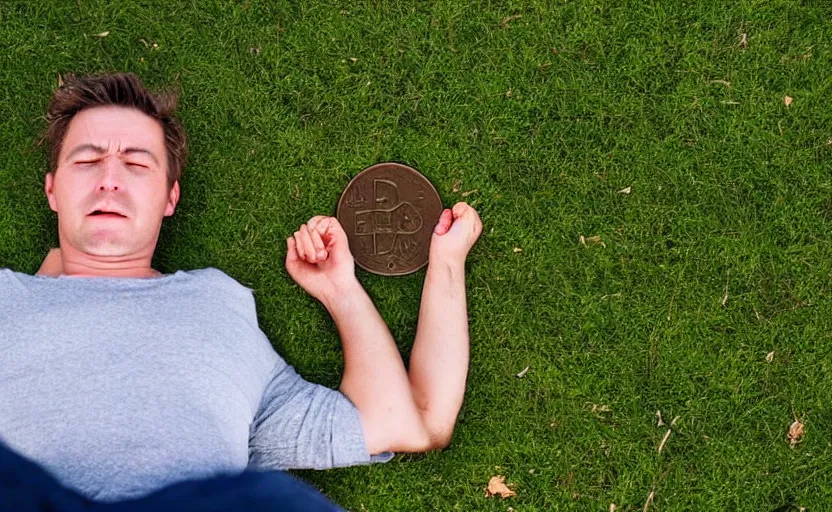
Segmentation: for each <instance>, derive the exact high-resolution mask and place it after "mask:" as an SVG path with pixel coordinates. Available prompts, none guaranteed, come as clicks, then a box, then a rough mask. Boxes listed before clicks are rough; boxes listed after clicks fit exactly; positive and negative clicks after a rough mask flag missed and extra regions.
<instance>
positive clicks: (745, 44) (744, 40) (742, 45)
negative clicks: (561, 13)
mask: <svg viewBox="0 0 832 512" xmlns="http://www.w3.org/2000/svg"><path fill="white" fill-rule="evenodd" d="M747 47H748V34H743V35H742V38H741V39H740V48H747Z"/></svg>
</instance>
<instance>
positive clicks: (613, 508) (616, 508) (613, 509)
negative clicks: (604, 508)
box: [610, 503, 618, 512]
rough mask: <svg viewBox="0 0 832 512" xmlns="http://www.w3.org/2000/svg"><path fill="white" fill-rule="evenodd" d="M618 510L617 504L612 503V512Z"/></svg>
mask: <svg viewBox="0 0 832 512" xmlns="http://www.w3.org/2000/svg"><path fill="white" fill-rule="evenodd" d="M616 510H618V507H616V506H615V503H610V512H615V511H616Z"/></svg>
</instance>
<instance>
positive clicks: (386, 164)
mask: <svg viewBox="0 0 832 512" xmlns="http://www.w3.org/2000/svg"><path fill="white" fill-rule="evenodd" d="M378 167H396V168H399V169H404V170H408V171H413V172H415V173H416V174H417V175H418V176H420V177H421V178H422V179H423V180H425V182H426V183H427V184H428V186H429V187H430V188H431V190H433V192H434V193H435V194H436V197H438V198H439V205H440V206H442V210H440V212H439V214H440V215H441V214H442V211H443V210H444V209H445V205H444V204H443V203H442V196H441V195H439V191H438V190H436V187H435V186H434V185H433V183H431V181H430V180H429V179H428V177H427V176H425V175H424V174H422V173H421V172H419V171H418V170H416V169H415V168H413V167H410V166H409V165H406V164H401V163H399V162H381V163H378V164H374V165H371V166H370V167H367V168H366V169H364V170H362V171H361V172H359V173H358V174H356V175H355V176H353V178H352V179H351V180H350V182H349V183H347V186H346V187H344V190H343V191H342V192H341V197H339V198H338V205H337V206H336V207H335V218H336V219H339V220H338V222H339V223H340V222H341V220H340V217H341V216H340V213H341V204H342V203H343V201H344V194H345V192H346V191H347V190H349V188H350V185H352V182H353V181H355V180H357V179H358V178H360V177H361V176H362V175H363V174H365V173H368V172H370V171H372V170H374V169H376V168H378ZM431 239H433V229H431ZM347 243H349V235H347ZM353 261H354V262H355V264H356V265H358V266H359V267H360V268H362V269H363V270H366V271H367V272H369V273H371V274H375V275H377V276H391V277H397V276H406V275H408V274H412V273H414V272H418V271H420V270H422V269H423V268H425V267H426V266H427V264H428V263H429V262H430V246H428V258H427V260H426V261H425V262H424V263H423V264H421V265H419V266H418V267H417V268H414V269H413V270H408V271H407V272H397V273H393V274H383V273H381V272H378V271H377V270H371V269H369V268H367V267H365V266H364V265H362V264H361V263H359V261H358V258H356V257H355V256H353Z"/></svg>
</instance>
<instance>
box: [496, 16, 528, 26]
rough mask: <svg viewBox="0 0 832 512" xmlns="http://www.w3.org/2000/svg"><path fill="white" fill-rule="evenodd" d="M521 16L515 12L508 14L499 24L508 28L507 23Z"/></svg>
mask: <svg viewBox="0 0 832 512" xmlns="http://www.w3.org/2000/svg"><path fill="white" fill-rule="evenodd" d="M522 17H523V15H522V14H515V15H514V16H509V17H507V18H503V21H502V23H501V24H502V25H503V28H508V24H509V23H511V22H512V21H514V20H519V19H520V18H522Z"/></svg>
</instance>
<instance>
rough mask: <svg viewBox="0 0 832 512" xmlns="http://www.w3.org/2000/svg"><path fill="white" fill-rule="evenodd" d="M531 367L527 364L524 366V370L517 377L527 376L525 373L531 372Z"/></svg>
mask: <svg viewBox="0 0 832 512" xmlns="http://www.w3.org/2000/svg"><path fill="white" fill-rule="evenodd" d="M529 368H531V366H526V367H525V368H523V370H522V371H521V372H520V373H518V374H517V378H518V379H522V378H523V377H525V375H526V374H527V373H529Z"/></svg>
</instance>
